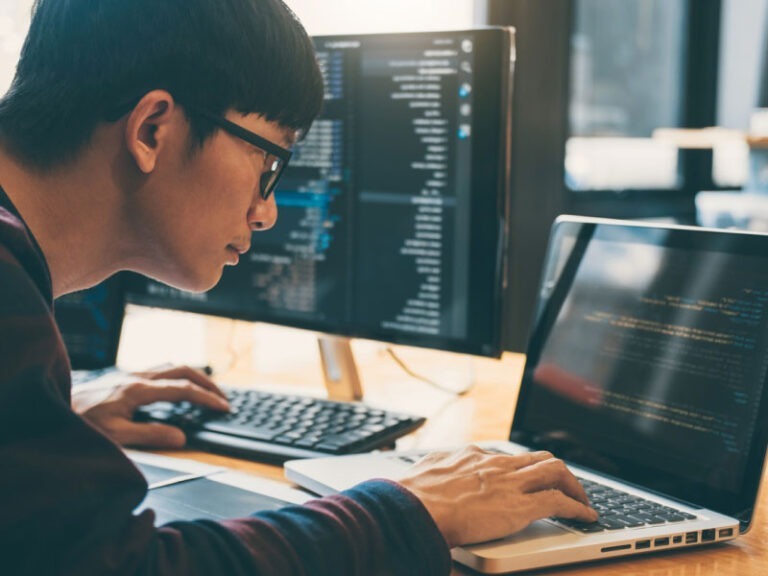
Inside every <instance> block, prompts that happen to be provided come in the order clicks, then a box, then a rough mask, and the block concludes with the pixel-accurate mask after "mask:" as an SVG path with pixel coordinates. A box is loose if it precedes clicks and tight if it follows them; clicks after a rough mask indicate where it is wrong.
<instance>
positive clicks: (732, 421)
mask: <svg viewBox="0 0 768 576" xmlns="http://www.w3.org/2000/svg"><path fill="white" fill-rule="evenodd" d="M581 234H582V235H581V237H580V239H578V240H576V241H574V240H573V239H572V238H571V240H570V249H569V250H555V251H556V252H557V254H556V255H554V254H553V256H552V258H550V261H549V263H548V268H549V271H548V274H549V277H548V278H546V279H545V282H544V288H543V290H544V294H543V295H544V298H543V300H542V306H541V308H540V312H539V318H538V325H537V329H536V332H535V334H534V337H533V340H532V349H531V350H529V359H528V365H527V366H526V375H525V390H524V395H525V397H524V399H523V400H522V402H521V406H520V408H519V409H518V414H517V415H516V418H515V429H516V430H517V431H518V433H523V432H524V433H526V434H527V435H528V436H529V437H535V440H534V442H535V443H537V444H539V445H540V446H542V447H547V448H550V449H553V450H555V451H557V452H558V455H561V456H564V457H566V458H568V459H573V460H574V461H577V462H580V463H584V464H586V465H589V466H590V467H593V468H596V469H599V470H602V471H604V472H607V473H610V474H613V475H616V476H619V477H622V478H630V479H635V480H636V481H637V482H638V483H642V484H645V485H648V482H649V481H650V483H651V485H654V484H655V486H656V487H658V488H659V489H660V490H663V491H665V492H668V493H672V494H675V493H676V492H679V494H678V495H679V496H680V498H682V499H687V498H688V497H690V496H691V495H692V494H691V488H692V486H696V487H697V488H696V489H697V490H699V492H700V493H701V494H702V495H703V494H709V495H710V496H712V495H713V494H715V493H717V494H720V495H724V494H727V493H730V494H736V493H739V492H740V490H741V489H742V487H743V485H744V483H745V479H746V475H747V472H748V469H749V467H750V466H749V464H750V456H751V454H752V453H753V452H754V450H755V437H756V432H757V427H758V424H759V416H760V410H761V400H762V396H763V388H764V382H765V379H766V372H767V371H768V257H767V256H765V255H766V254H768V252H766V247H768V238H766V237H749V236H744V235H737V234H734V235H731V236H729V235H718V234H716V233H710V234H711V235H708V234H706V233H703V232H698V233H694V232H692V231H688V232H686V231H684V230H663V229H659V228H643V227H632V226H624V227H621V226H620V227H611V226H599V225H598V226H597V227H593V228H592V230H591V231H590V232H589V233H588V234H585V233H584V230H583V229H582V231H581ZM758 244H759V245H762V254H761V253H760V251H759V250H760V246H758ZM514 435H515V431H513V436H514ZM761 456H762V455H761Z"/></svg>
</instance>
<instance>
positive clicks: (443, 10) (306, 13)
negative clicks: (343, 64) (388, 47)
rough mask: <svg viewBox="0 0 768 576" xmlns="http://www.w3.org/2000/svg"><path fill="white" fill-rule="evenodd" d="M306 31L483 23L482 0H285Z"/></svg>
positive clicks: (438, 27)
mask: <svg viewBox="0 0 768 576" xmlns="http://www.w3.org/2000/svg"><path fill="white" fill-rule="evenodd" d="M285 2H286V4H288V6H290V7H291V9H292V10H293V11H294V12H295V13H296V15H297V16H298V17H299V18H300V19H301V21H302V22H303V24H304V27H305V28H306V29H307V31H308V32H309V33H310V34H354V33H368V32H400V31H402V32H410V31H418V30H441V29H456V28H470V27H472V26H477V25H483V24H485V23H486V19H487V18H486V14H487V3H486V1H485V0H285Z"/></svg>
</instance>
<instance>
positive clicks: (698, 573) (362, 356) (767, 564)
mask: <svg viewBox="0 0 768 576" xmlns="http://www.w3.org/2000/svg"><path fill="white" fill-rule="evenodd" d="M354 346H355V348H354V349H355V355H356V358H357V360H358V363H359V365H360V368H361V370H360V371H361V374H362V378H363V384H364V386H365V389H366V396H367V399H368V400H369V401H371V402H372V403H377V404H381V405H382V406H384V407H388V408H394V409H398V408H399V409H411V410H413V409H419V407H422V406H423V407H424V413H425V414H426V415H427V416H428V417H429V420H428V422H427V424H425V426H424V427H423V428H422V429H421V430H419V431H417V432H416V433H414V434H412V435H411V436H409V437H407V438H404V439H402V440H401V441H400V442H399V443H398V447H399V448H402V449H406V448H414V447H419V448H420V447H424V448H431V447H444V446H448V445H454V444H460V443H466V442H471V441H481V440H498V439H504V438H506V437H507V434H508V432H509V428H510V424H511V420H512V412H513V406H514V404H515V402H516V399H517V392H518V386H519V381H520V376H521V372H522V367H523V357H522V356H520V355H513V354H507V355H505V356H504V358H503V359H502V360H501V361H494V360H486V359H472V360H471V368H472V369H473V370H474V374H475V378H476V385H475V387H474V388H473V390H472V391H471V392H470V393H468V394H467V395H466V396H463V397H461V398H455V399H453V398H451V397H450V396H448V395H447V394H444V393H442V392H438V391H436V390H434V389H431V388H429V387H428V386H427V385H426V384H423V383H421V382H418V381H416V380H414V379H412V378H410V377H408V376H406V375H405V374H404V373H403V372H402V370H401V369H400V368H399V367H398V366H397V365H396V364H395V363H394V362H392V361H391V360H389V359H388V358H387V357H386V355H385V354H384V353H383V352H382V348H381V346H380V345H374V344H373V343H355V344H354ZM402 354H403V356H404V359H405V360H406V361H407V362H409V363H411V367H412V369H414V370H416V371H419V370H421V368H420V367H419V360H420V359H421V358H422V357H424V356H427V360H426V361H425V363H423V364H422V365H421V366H422V367H423V366H427V365H428V364H427V362H430V363H433V364H434V356H430V355H433V354H435V353H432V352H429V353H427V352H423V351H419V350H413V349H405V350H403V352H402ZM467 362H468V360H467V359H466V358H463V357H453V356H450V355H447V356H444V357H443V356H441V362H440V365H441V367H442V369H444V370H445V373H451V374H455V373H457V372H459V373H466V372H468V371H469V369H468V366H469V365H468V364H467ZM313 370H315V371H316V373H313V372H312V371H313ZM227 376H229V375H225V376H224V377H222V379H221V380H222V381H223V382H226V381H228V378H227ZM438 376H439V375H438ZM240 378H241V376H238V375H234V374H233V375H232V380H234V381H237V380H239V379H240ZM253 378H254V377H253V375H252V374H251V375H246V376H243V381H244V382H253V381H254V379H253ZM290 379H291V381H292V382H293V385H294V386H295V384H296V382H301V383H302V384H305V385H306V384H310V385H311V386H313V387H314V388H315V389H316V391H318V392H319V391H320V386H321V384H320V376H319V368H317V367H311V366H310V367H308V368H307V371H306V372H304V371H303V369H300V370H299V372H298V373H297V372H295V371H294V372H293V373H292V374H291V378H290ZM281 385H285V386H290V385H291V382H289V381H285V382H281ZM414 407H415V408H414ZM164 454H166V455H176V456H179V455H182V456H184V457H189V458H193V459H197V460H200V461H202V462H206V463H209V464H215V465H221V466H227V467H230V468H234V469H237V470H240V471H243V472H247V473H253V474H256V475H259V476H262V477H268V478H272V479H280V480H282V479H283V476H282V469H281V468H280V467H277V466H269V465H265V464H258V463H254V462H247V461H244V460H238V459H234V458H227V457H222V456H215V455H211V454H206V453H203V452H194V451H184V452H183V453H181V454H180V453H179V452H173V453H171V452H165V453H164ZM767 498H768V496H766V492H765V491H764V492H763V494H762V495H761V498H760V505H759V507H758V513H757V515H756V517H755V522H754V528H753V529H752V531H751V532H750V533H749V534H747V535H746V536H743V537H741V538H739V539H737V540H735V541H734V542H731V543H727V544H721V545H717V546H711V547H709V548H701V549H699V550H696V551H690V550H689V551H678V552H668V553H655V554H649V555H646V556H640V557H635V558H633V559H627V560H611V561H607V562H600V563H591V564H587V565H580V566H575V567H570V568H558V569H550V570H545V571H541V572H537V574H558V575H568V576H576V575H579V576H580V575H587V574H589V575H591V576H593V575H598V576H599V575H609V574H610V575H614V574H616V575H618V574H621V575H622V576H730V575H732V576H744V575H760V574H768V548H767V546H768V545H767V544H766V542H768V519H767V518H766V512H765V511H766V506H767V505H768V504H767V503H766V499H767ZM468 573H469V572H468V571H466V570H464V569H463V568H462V567H460V566H456V567H455V569H454V572H453V574H455V575H461V574H468Z"/></svg>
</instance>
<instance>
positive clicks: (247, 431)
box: [202, 422, 290, 440]
mask: <svg viewBox="0 0 768 576" xmlns="http://www.w3.org/2000/svg"><path fill="white" fill-rule="evenodd" d="M202 427H203V430H210V431H211V432H219V433H220V434H229V435H230V436H240V437H241V438H251V439H252V440H272V439H273V438H277V437H278V436H280V435H281V434H284V433H286V432H288V431H289V430H290V427H289V426H280V427H279V428H257V427H255V426H238V425H232V424H228V423H217V422H206V423H205V424H203V426H202Z"/></svg>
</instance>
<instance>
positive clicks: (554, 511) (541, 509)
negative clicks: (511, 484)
mask: <svg viewBox="0 0 768 576" xmlns="http://www.w3.org/2000/svg"><path fill="white" fill-rule="evenodd" d="M530 496H531V498H533V499H534V506H533V510H535V511H536V513H537V516H538V517H539V518H548V517H550V516H557V517H558V518H571V519H573V520H579V521H581V522H595V521H596V520H597V518H598V514H597V512H596V511H595V510H593V509H592V508H590V507H589V506H587V505H585V504H583V503H581V502H579V501H577V500H574V499H573V498H571V497H570V496H568V495H566V494H563V493H562V492H560V491H559V490H543V491H541V492H536V493H535V494H531V495H530Z"/></svg>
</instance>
